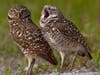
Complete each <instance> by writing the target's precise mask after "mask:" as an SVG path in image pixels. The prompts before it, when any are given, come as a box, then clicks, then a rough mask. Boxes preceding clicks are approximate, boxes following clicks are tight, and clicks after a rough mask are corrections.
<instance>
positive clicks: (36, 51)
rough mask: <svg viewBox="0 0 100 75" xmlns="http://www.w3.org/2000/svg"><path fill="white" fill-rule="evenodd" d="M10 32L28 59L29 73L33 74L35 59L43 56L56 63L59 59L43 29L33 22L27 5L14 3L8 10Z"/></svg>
mask: <svg viewBox="0 0 100 75" xmlns="http://www.w3.org/2000/svg"><path fill="white" fill-rule="evenodd" d="M8 21H9V23H10V33H11V36H12V38H13V39H14V40H15V41H16V43H17V44H18V46H19V47H20V49H21V51H22V52H23V54H24V55H25V57H26V58H27V60H28V67H27V69H28V71H27V75H31V73H32V67H33V65H34V62H35V59H37V57H41V58H43V59H45V60H47V61H49V62H50V63H51V64H53V65H56V64H57V60H56V58H55V56H54V55H53V51H52V50H51V48H50V46H49V45H48V43H47V42H46V41H45V39H44V38H43V36H42V32H41V30H40V29H39V28H38V27H37V26H36V25H35V24H34V23H33V22H32V20H31V13H30V11H29V10H28V8H27V7H25V6H22V5H14V6H12V7H11V9H10V10H9V12H8Z"/></svg>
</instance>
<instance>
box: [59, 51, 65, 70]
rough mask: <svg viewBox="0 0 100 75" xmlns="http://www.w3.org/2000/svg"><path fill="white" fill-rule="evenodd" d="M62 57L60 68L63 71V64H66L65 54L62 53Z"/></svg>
mask: <svg viewBox="0 0 100 75" xmlns="http://www.w3.org/2000/svg"><path fill="white" fill-rule="evenodd" d="M59 53H60V56H61V66H60V70H61V71H62V68H63V64H64V59H65V53H64V52H62V51H60V52H59Z"/></svg>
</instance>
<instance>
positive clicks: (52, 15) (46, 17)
mask: <svg viewBox="0 0 100 75" xmlns="http://www.w3.org/2000/svg"><path fill="white" fill-rule="evenodd" d="M62 17H63V15H62V13H61V11H60V10H59V9H57V8H56V7H55V6H51V5H45V6H44V7H43V9H42V12H41V17H40V25H41V26H42V27H44V26H45V25H46V24H47V23H49V22H51V21H56V20H59V19H61V18H62Z"/></svg>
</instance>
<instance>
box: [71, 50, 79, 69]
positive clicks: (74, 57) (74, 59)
mask: <svg viewBox="0 0 100 75" xmlns="http://www.w3.org/2000/svg"><path fill="white" fill-rule="evenodd" d="M77 54H78V51H77V52H75V54H74V56H73V58H72V62H71V64H70V70H72V68H73V66H74V63H75V61H76V57H77Z"/></svg>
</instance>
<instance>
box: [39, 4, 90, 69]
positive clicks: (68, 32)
mask: <svg viewBox="0 0 100 75" xmlns="http://www.w3.org/2000/svg"><path fill="white" fill-rule="evenodd" d="M40 26H41V27H42V31H43V35H44V37H45V39H46V40H47V41H48V43H49V44H50V45H51V46H52V47H53V48H55V49H56V50H57V51H58V52H59V53H60V55H61V68H62V66H63V62H64V58H65V54H66V53H74V54H75V56H74V57H73V60H72V66H73V64H74V62H75V59H76V56H77V55H80V56H87V57H88V58H89V59H92V56H91V55H90V53H89V49H90V48H89V47H88V45H87V43H86V41H85V38H84V37H83V35H82V34H81V33H80V31H79V30H78V28H77V27H76V26H75V25H74V24H73V23H72V22H71V21H70V20H68V19H66V18H65V17H64V16H63V14H62V13H61V11H60V10H59V9H57V8H56V7H55V6H51V5H45V6H44V8H43V10H42V13H41V17H40Z"/></svg>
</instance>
